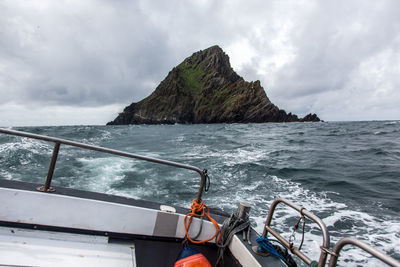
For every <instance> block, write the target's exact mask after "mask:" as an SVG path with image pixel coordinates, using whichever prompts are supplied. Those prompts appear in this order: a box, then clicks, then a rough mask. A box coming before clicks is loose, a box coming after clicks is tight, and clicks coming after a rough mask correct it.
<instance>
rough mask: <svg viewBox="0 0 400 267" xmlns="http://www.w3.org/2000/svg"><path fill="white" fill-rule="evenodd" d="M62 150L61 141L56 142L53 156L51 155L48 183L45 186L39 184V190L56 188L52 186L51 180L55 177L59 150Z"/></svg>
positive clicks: (51, 190) (45, 190) (49, 190)
mask: <svg viewBox="0 0 400 267" xmlns="http://www.w3.org/2000/svg"><path fill="white" fill-rule="evenodd" d="M59 150H60V142H56V144H55V145H54V149H53V156H52V157H51V162H50V166H49V171H48V172H47V178H46V183H45V184H44V186H39V187H38V188H36V189H37V190H39V191H43V192H54V191H55V189H54V188H52V187H51V180H52V179H53V174H54V169H55V167H56V162H57V157H58V151H59Z"/></svg>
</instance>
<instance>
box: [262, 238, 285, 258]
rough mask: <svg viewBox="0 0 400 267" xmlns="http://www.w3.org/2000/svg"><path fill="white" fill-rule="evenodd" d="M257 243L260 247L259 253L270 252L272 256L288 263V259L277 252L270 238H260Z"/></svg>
mask: <svg viewBox="0 0 400 267" xmlns="http://www.w3.org/2000/svg"><path fill="white" fill-rule="evenodd" d="M256 241H257V243H258V244H259V245H260V246H259V247H258V248H257V250H258V251H259V252H269V253H270V254H272V255H275V256H276V257H278V258H279V259H281V260H283V262H286V259H285V258H284V257H283V256H282V255H280V254H279V253H278V251H276V249H275V248H274V246H273V245H272V244H271V243H270V242H269V241H268V237H261V236H260V237H258V238H257V239H256Z"/></svg>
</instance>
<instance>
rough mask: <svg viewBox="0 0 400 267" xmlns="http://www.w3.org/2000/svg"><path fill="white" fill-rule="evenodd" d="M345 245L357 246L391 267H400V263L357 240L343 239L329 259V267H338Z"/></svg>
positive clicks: (334, 248)
mask: <svg viewBox="0 0 400 267" xmlns="http://www.w3.org/2000/svg"><path fill="white" fill-rule="evenodd" d="M345 245H354V246H357V247H359V248H361V249H362V250H364V251H365V252H368V253H369V254H371V255H372V256H374V257H375V258H378V259H379V260H381V261H383V262H384V263H386V264H388V265H390V266H394V267H400V262H398V261H396V260H395V259H393V258H391V257H389V256H388V255H386V254H383V253H382V252H380V251H378V250H376V249H374V248H373V247H371V246H369V245H367V244H365V243H363V242H361V241H360V240H357V239H355V238H342V239H340V240H339V241H338V242H337V243H336V245H335V246H334V247H333V250H332V255H331V258H330V259H329V267H335V266H336V263H337V260H338V257H339V252H340V250H341V249H342V248H343V247H344V246H345Z"/></svg>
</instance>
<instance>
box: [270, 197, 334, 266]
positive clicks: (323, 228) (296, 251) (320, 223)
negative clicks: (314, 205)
mask: <svg viewBox="0 0 400 267" xmlns="http://www.w3.org/2000/svg"><path fill="white" fill-rule="evenodd" d="M279 203H283V204H285V205H287V206H289V207H291V208H293V209H295V210H297V211H298V212H300V214H301V215H303V216H307V217H308V218H310V219H311V220H312V221H314V222H315V223H317V224H318V226H319V228H320V229H321V231H322V238H323V240H322V246H321V254H320V256H319V261H318V267H322V266H324V265H325V262H326V258H327V251H326V249H328V248H329V243H330V239H329V233H328V230H327V228H326V226H325V223H324V222H323V221H322V220H321V219H320V218H318V217H317V216H315V215H314V214H312V213H311V212H309V211H308V210H306V209H304V208H302V207H300V206H298V205H296V204H294V203H292V202H290V201H289V200H286V199H284V198H277V199H275V200H274V201H273V202H272V204H271V207H270V208H269V212H268V216H267V220H266V222H265V226H264V232H263V237H266V235H267V234H268V233H271V234H272V235H273V236H275V238H276V239H278V241H279V242H281V243H282V244H283V245H284V246H286V247H287V248H290V249H291V251H292V253H293V254H295V255H296V256H297V257H299V258H300V259H301V260H302V261H304V262H305V263H306V264H307V265H310V263H311V262H312V260H311V259H310V258H309V257H307V256H306V255H305V254H304V253H303V252H301V251H300V250H299V249H298V248H296V247H294V246H292V245H291V244H290V242H289V241H288V240H286V239H285V238H283V237H282V236H281V235H280V234H279V233H278V232H276V231H275V230H274V229H272V228H271V221H272V216H273V215H274V211H275V208H276V206H277V205H278V204H279ZM324 248H326V249H324Z"/></svg>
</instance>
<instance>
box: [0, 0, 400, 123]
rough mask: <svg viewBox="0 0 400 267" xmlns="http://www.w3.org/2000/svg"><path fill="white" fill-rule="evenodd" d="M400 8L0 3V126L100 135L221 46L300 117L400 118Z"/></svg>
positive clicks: (376, 4)
mask: <svg viewBox="0 0 400 267" xmlns="http://www.w3.org/2000/svg"><path fill="white" fill-rule="evenodd" d="M399 10H400V1H397V0H393V1H384V0H382V1H364V0H360V1H356V0H346V1H338V0H335V1H312V0H307V1H299V0H294V1H263V0H260V1H252V0H246V1H235V0H225V1H223V0H215V1H208V0H195V1H181V0H179V1H178V0H168V1H164V0H159V1H150V0H142V1H140V0H132V1H128V0H117V1H114V0H108V1H100V0H99V1H90V0H85V1H82V0H76V1H73V0H68V1H62V0H57V1H54V0H38V1H22V0H21V1H16V0H10V1H8V0H2V1H0V126H20V125H71V124H105V123H106V122H107V121H110V120H112V119H113V118H114V117H115V116H116V115H117V113H118V112H120V111H122V109H123V107H125V106H126V105H128V104H130V103H131V102H136V101H139V100H141V99H142V98H144V97H146V96H147V95H149V94H150V93H151V92H152V91H153V90H154V89H155V87H156V86H157V85H158V84H159V83H160V82H161V81H162V80H163V79H164V78H165V77H166V75H167V74H168V72H169V71H170V70H171V69H172V68H173V67H174V66H176V65H178V64H179V63H180V62H181V61H182V60H183V59H185V58H186V57H188V56H190V55H191V54H192V53H193V52H196V51H198V50H201V49H205V48H207V47H209V46H212V45H215V44H218V45H219V46H220V47H221V48H222V49H223V50H224V51H225V52H226V53H227V54H228V55H229V57H230V61H231V65H232V67H233V69H234V70H235V71H236V72H237V73H238V74H239V75H241V76H243V77H244V79H245V80H248V81H253V80H260V81H261V85H262V86H263V87H264V89H265V91H266V93H267V95H268V97H269V98H270V100H271V101H272V102H273V103H274V104H276V105H277V106H278V107H280V108H283V109H285V110H286V111H287V112H292V113H295V114H298V115H300V116H304V115H305V114H307V113H310V112H313V113H314V112H315V113H317V114H318V115H319V116H320V117H321V118H322V119H324V120H327V121H330V120H331V121H332V120H385V119H388V120H393V119H400V15H399V14H400V13H399Z"/></svg>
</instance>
